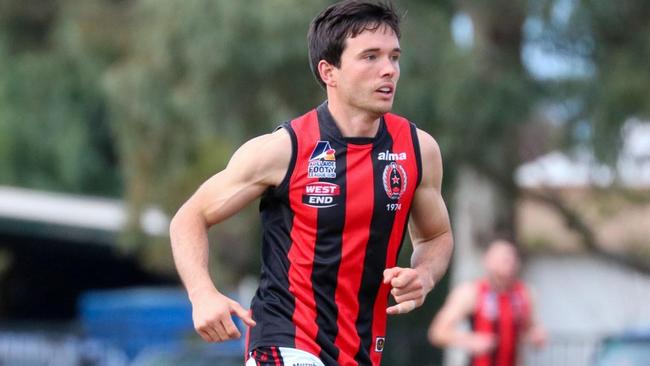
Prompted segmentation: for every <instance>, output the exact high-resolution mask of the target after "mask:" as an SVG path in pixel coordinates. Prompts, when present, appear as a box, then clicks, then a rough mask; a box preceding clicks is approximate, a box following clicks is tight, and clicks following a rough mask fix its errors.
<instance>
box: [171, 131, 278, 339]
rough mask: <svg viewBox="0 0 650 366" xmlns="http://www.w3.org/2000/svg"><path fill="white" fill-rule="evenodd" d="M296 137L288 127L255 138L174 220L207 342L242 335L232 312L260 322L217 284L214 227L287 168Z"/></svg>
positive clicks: (177, 251) (176, 247)
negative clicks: (211, 256)
mask: <svg viewBox="0 0 650 366" xmlns="http://www.w3.org/2000/svg"><path fill="white" fill-rule="evenodd" d="M290 158H291V141H290V138H289V134H288V132H287V131H286V130H284V129H280V130H278V131H276V132H274V133H273V134H268V135H263V136H260V137H257V138H254V139H252V140H250V141H248V142H246V143H245V144H244V145H242V146H241V147H240V148H239V149H238V150H237V151H236V152H235V154H233V156H232V158H231V160H230V162H229V163H228V166H227V167H226V168H225V169H224V170H223V171H221V172H219V173H217V174H216V175H214V176H212V177H211V178H210V179H208V180H207V181H205V182H204V183H203V184H202V185H201V186H200V187H199V188H198V190H197V191H196V192H195V193H194V194H193V195H192V196H191V197H190V198H189V199H188V200H187V201H186V202H185V203H184V204H183V205H182V206H181V208H180V209H179V210H178V212H177V213H176V215H175V216H174V218H173V219H172V221H171V225H170V238H171V245H172V252H173V255H174V262H175V264H176V269H177V270H178V273H179V275H180V277H181V279H182V281H183V283H184V285H185V287H186V289H187V293H188V296H189V298H190V301H191V302H192V310H193V312H192V317H193V320H194V326H195V328H196V330H197V332H198V333H199V334H200V335H201V337H202V338H203V339H205V340H206V341H212V342H219V341H224V340H228V339H232V338H238V337H240V333H239V331H238V330H237V328H236V327H235V325H234V323H233V322H232V319H231V317H230V314H232V313H234V314H236V315H237V316H239V317H240V318H241V319H242V320H244V322H245V323H247V324H248V325H254V324H255V323H254V321H253V320H252V318H251V317H250V315H249V314H248V312H247V311H246V310H244V309H243V308H242V307H241V306H240V305H239V304H238V303H237V302H235V301H233V300H231V299H229V298H227V297H226V296H224V295H223V294H221V293H220V292H219V291H217V289H216V288H215V287H214V284H213V282H212V279H211V278H210V274H209V271H208V252H209V243H208V229H209V228H210V227H211V226H212V225H215V224H217V223H220V222H222V221H223V220H225V219H227V218H228V217H230V216H232V215H233V214H235V213H237V212H238V211H239V210H241V209H242V208H243V207H245V206H246V205H247V204H248V203H250V202H251V201H253V200H255V199H256V198H258V197H259V196H261V195H262V193H264V191H265V190H266V189H267V188H268V187H270V186H275V185H278V184H279V183H280V182H281V181H282V179H283V178H284V175H285V174H286V172H287V168H288V165H289V161H290Z"/></svg>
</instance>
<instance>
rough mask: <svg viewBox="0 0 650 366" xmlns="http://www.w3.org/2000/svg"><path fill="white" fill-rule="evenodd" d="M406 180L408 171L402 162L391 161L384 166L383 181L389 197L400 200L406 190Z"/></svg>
mask: <svg viewBox="0 0 650 366" xmlns="http://www.w3.org/2000/svg"><path fill="white" fill-rule="evenodd" d="M406 180H407V179H406V171H405V170H404V167H402V166H401V165H400V164H398V163H396V162H391V163H390V164H388V165H386V167H385V168H384V174H383V175H382V181H383V182H384V190H385V191H386V194H387V195H388V197H389V198H391V199H394V200H398V199H399V198H400V197H401V196H402V194H403V193H404V192H406Z"/></svg>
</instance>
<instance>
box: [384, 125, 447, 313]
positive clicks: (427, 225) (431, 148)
mask: <svg viewBox="0 0 650 366" xmlns="http://www.w3.org/2000/svg"><path fill="white" fill-rule="evenodd" d="M418 140H419V142H420V151H421V157H422V180H421V182H420V185H419V186H418V188H417V190H416V191H415V195H414V198H413V204H412V208H411V219H410V221H409V234H410V236H411V242H412V243H413V255H412V256H411V268H399V267H394V268H389V269H387V270H386V271H385V272H384V282H386V283H390V284H391V287H392V290H391V294H392V295H393V297H394V299H395V302H396V303H397V304H396V305H394V306H391V307H389V308H388V309H386V311H387V313H388V314H401V313H406V312H409V311H411V310H413V309H415V308H417V307H419V306H421V305H422V304H423V303H424V299H425V297H426V295H427V294H428V293H429V292H430V291H431V290H432V289H433V287H434V285H435V284H436V283H437V282H438V280H440V278H441V277H442V276H443V275H444V273H445V272H446V270H447V266H448V264H449V260H450V258H451V253H452V249H453V239H452V233H451V227H450V224H449V214H448V212H447V207H446V205H445V202H444V201H443V199H442V194H441V187H442V158H441V155H440V148H439V147H438V144H437V143H436V141H435V140H434V139H433V137H431V135H429V134H428V133H426V132H424V131H421V130H418Z"/></svg>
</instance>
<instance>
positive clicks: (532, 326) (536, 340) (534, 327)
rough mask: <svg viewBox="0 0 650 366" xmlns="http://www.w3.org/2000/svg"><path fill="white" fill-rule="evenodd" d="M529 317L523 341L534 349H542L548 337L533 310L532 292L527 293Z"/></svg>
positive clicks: (533, 299)
mask: <svg viewBox="0 0 650 366" xmlns="http://www.w3.org/2000/svg"><path fill="white" fill-rule="evenodd" d="M528 297H529V304H530V305H529V306H530V315H529V320H528V323H527V324H526V329H525V332H526V333H525V335H524V339H525V340H526V341H527V342H528V343H530V344H532V345H533V346H535V347H538V348H539V347H542V346H544V345H545V344H546V340H547V338H548V335H547V333H546V330H545V329H544V327H543V326H542V324H541V323H540V321H539V317H538V314H537V311H536V310H535V296H534V294H533V293H532V291H530V290H529V291H528Z"/></svg>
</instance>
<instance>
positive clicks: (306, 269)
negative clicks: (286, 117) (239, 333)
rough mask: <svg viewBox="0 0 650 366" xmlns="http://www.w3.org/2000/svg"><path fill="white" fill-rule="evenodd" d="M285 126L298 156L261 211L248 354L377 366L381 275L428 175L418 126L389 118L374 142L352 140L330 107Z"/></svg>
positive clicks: (382, 315) (383, 294) (383, 299)
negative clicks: (281, 353) (281, 352)
mask: <svg viewBox="0 0 650 366" xmlns="http://www.w3.org/2000/svg"><path fill="white" fill-rule="evenodd" d="M284 128H286V129H287V131H288V132H289V134H290V136H291V139H292V145H293V157H292V163H291V166H290V168H289V171H288V173H287V176H286V178H285V180H284V182H283V183H282V184H281V185H279V186H278V187H276V188H275V189H271V190H269V191H268V192H267V193H266V194H265V195H264V197H263V199H262V202H261V205H260V210H261V216H262V221H263V227H264V235H263V248H262V274H261V281H260V288H259V290H258V292H257V293H256V296H255V298H254V300H253V303H252V305H251V308H252V312H253V316H254V318H255V319H256V321H257V324H258V325H257V326H256V327H254V328H252V329H251V330H250V341H249V346H250V348H251V349H255V348H257V347H260V346H284V347H294V348H298V349H301V350H304V351H307V352H309V353H312V354H314V355H316V356H318V357H319V358H320V359H321V360H322V361H323V362H324V363H325V364H326V365H378V364H379V361H380V359H381V351H382V349H383V344H384V339H385V338H384V337H385V327H386V312H385V309H386V307H387V301H388V293H389V288H388V286H386V285H383V284H382V277H383V270H384V269H385V268H388V267H393V266H395V263H396V260H397V255H398V253H399V250H400V248H401V245H402V241H403V238H404V235H405V232H406V230H405V229H406V225H407V222H408V215H409V210H410V205H411V201H412V198H413V195H414V192H415V188H416V187H417V185H418V184H419V180H420V175H421V161H420V151H419V146H418V142H417V136H416V128H415V126H414V125H413V124H411V123H409V122H408V121H407V120H405V119H403V118H401V117H398V116H395V115H392V114H387V115H385V116H384V117H383V118H382V119H381V123H380V127H379V131H378V132H377V135H376V136H375V137H374V138H344V137H342V136H341V134H340V132H339V130H338V128H337V126H336V123H335V122H334V120H333V118H332V116H331V115H330V114H329V112H328V110H327V105H326V104H323V105H321V106H320V107H319V108H318V109H317V110H313V111H311V112H309V113H307V114H306V115H304V116H302V117H300V118H297V119H295V120H293V121H291V122H289V123H286V124H285V125H284ZM309 194H318V195H319V196H315V197H306V195H309Z"/></svg>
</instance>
